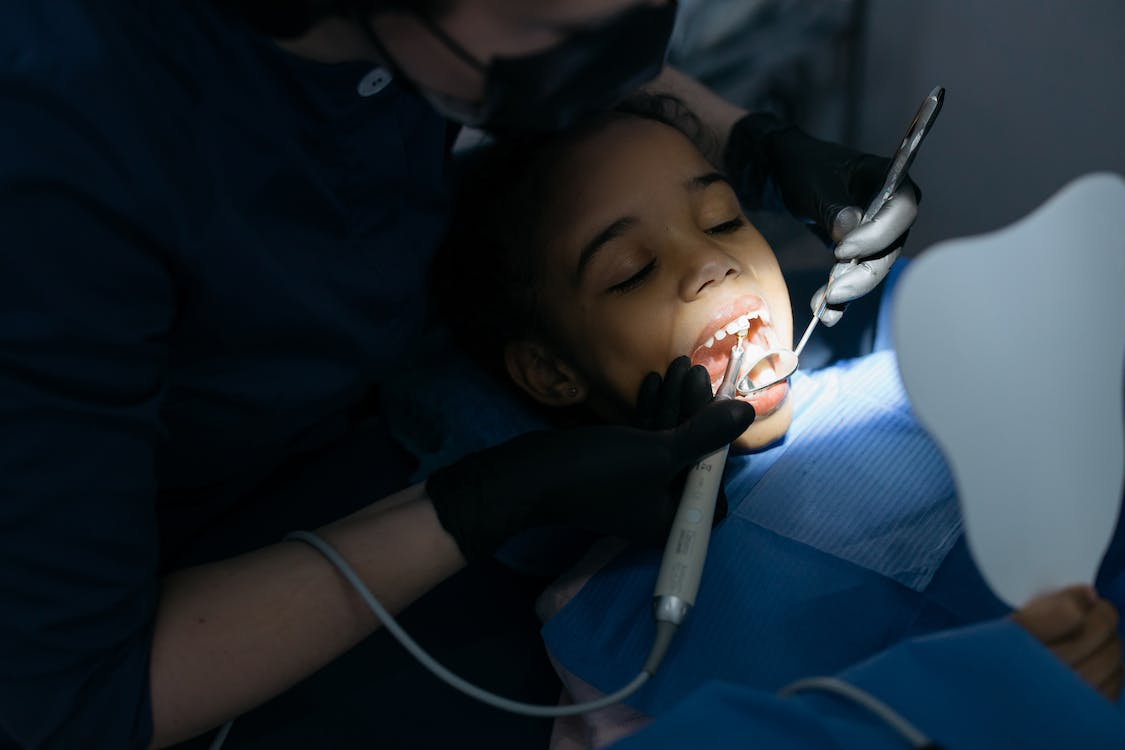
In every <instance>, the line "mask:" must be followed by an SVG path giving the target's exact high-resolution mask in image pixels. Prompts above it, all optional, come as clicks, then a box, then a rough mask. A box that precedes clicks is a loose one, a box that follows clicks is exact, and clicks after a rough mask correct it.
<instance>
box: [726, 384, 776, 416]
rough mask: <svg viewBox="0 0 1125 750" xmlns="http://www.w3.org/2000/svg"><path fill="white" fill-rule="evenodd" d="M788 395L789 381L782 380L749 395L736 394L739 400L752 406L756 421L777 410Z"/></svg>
mask: <svg viewBox="0 0 1125 750" xmlns="http://www.w3.org/2000/svg"><path fill="white" fill-rule="evenodd" d="M788 396H789V381H788V380H783V381H781V382H780V383H777V384H775V385H771V386H770V387H769V388H766V389H764V390H761V391H757V392H755V393H752V394H750V395H749V396H745V397H744V396H737V398H738V400H739V401H745V402H747V403H749V404H750V405H751V406H753V407H754V413H755V414H756V416H755V417H754V419H755V421H757V420H759V419H762V418H763V417H768V416H769V415H770V414H773V413H774V412H775V411H777V410H778V408H780V407H781V405H782V404H783V403H784V402H785V399H786V397H788Z"/></svg>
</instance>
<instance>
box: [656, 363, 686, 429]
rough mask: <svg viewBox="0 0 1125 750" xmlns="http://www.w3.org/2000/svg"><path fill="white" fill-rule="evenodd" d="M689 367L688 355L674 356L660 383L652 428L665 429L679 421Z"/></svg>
mask: <svg viewBox="0 0 1125 750" xmlns="http://www.w3.org/2000/svg"><path fill="white" fill-rule="evenodd" d="M690 369H691V358H690V357H686V356H684V357H676V358H675V359H674V360H672V363H671V364H670V365H668V369H667V371H666V372H665V373H664V382H663V383H661V385H660V399H659V402H658V403H657V406H656V419H655V421H654V422H653V428H654V429H657V430H667V429H671V428H672V427H675V426H676V425H677V424H679V423H680V403H681V401H682V399H683V390H684V379H685V378H687V374H688V370H690Z"/></svg>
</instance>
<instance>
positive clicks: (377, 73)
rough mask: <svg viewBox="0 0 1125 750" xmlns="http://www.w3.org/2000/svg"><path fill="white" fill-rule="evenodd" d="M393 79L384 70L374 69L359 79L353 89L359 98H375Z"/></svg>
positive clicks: (387, 71) (388, 72)
mask: <svg viewBox="0 0 1125 750" xmlns="http://www.w3.org/2000/svg"><path fill="white" fill-rule="evenodd" d="M393 79H394V76H392V75H391V73H390V71H389V70H387V69H386V68H374V69H372V70H371V71H370V72H368V74H367V75H365V76H364V77H363V78H361V79H359V84H357V85H356V87H355V89H356V91H357V92H359V95H360V96H375V95H376V94H378V93H379V92H380V91H382V90H383V89H385V88H386V87H387V84H389V83H390V82H391V81H392V80H393Z"/></svg>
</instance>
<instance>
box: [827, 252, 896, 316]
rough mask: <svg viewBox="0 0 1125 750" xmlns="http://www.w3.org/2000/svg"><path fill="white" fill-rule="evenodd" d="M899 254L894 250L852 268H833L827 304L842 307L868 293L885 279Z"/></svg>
mask: <svg viewBox="0 0 1125 750" xmlns="http://www.w3.org/2000/svg"><path fill="white" fill-rule="evenodd" d="M901 253H902V250H901V249H895V250H892V251H890V252H889V253H887V254H886V255H881V256H878V257H876V258H868V259H866V260H863V261H860V262H859V263H857V264H855V265H854V266H853V265H851V264H844V265H843V266H842V267H841V266H840V265H837V266H836V268H833V272H834V274H835V275H834V277H833V280H832V282H831V283H830V284H829V288H828V304H830V305H842V304H845V303H848V302H851V301H852V300H853V299H858V298H860V297H862V296H863V295H865V294H867V293H868V292H870V291H871V290H872V289H874V288H875V287H877V286H878V285H879V282H880V281H882V280H883V279H884V278H886V276H887V273H889V272H890V270H891V266H892V265H894V262H895V260H897V259H898V256H899V255H900V254H901Z"/></svg>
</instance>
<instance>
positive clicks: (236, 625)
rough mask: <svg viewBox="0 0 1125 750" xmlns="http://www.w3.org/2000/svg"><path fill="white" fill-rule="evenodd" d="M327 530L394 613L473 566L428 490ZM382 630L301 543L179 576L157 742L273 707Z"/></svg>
mask: <svg viewBox="0 0 1125 750" xmlns="http://www.w3.org/2000/svg"><path fill="white" fill-rule="evenodd" d="M318 534H319V535H320V536H321V537H323V538H324V539H325V540H326V541H328V542H329V543H330V544H331V545H332V546H333V547H335V548H336V550H337V551H338V552H340V554H341V555H343V557H344V558H345V559H346V560H348V562H349V563H350V564H351V566H352V567H353V568H354V569H355V570H356V572H357V573H358V574H359V575H360V577H361V578H362V579H363V580H364V582H365V583H366V584H367V586H368V588H370V589H371V591H372V593H374V594H375V597H376V598H377V599H378V600H379V601H380V602H381V603H382V604H383V605H384V606H386V607H387V609H389V610H390V611H391V612H399V611H401V610H402V609H404V608H405V607H406V606H407V605H409V604H410V603H411V602H413V601H414V600H415V599H417V598H418V597H420V596H422V595H423V594H424V593H426V592H427V591H428V590H429V589H431V588H432V587H433V586H435V585H436V584H438V583H439V582H441V581H442V580H444V579H445V578H447V577H449V576H450V575H452V574H453V573H455V572H456V571H457V570H458V569H460V568H461V567H462V566H463V565H464V559H463V558H462V556H461V553H460V551H459V550H458V548H457V545H456V544H455V543H454V541H453V539H452V538H451V537H449V536H448V535H447V534H446V533H445V531H444V530H443V529H442V527H441V525H440V524H439V523H438V520H437V516H436V515H435V514H434V510H433V506H432V505H431V504H430V501H429V499H428V498H427V497H426V496H425V489H424V487H423V486H422V485H417V486H415V487H412V488H409V489H407V490H405V491H403V492H402V493H399V494H398V495H396V496H393V497H392V498H388V499H387V500H384V501H381V502H380V503H377V504H375V505H374V506H369V507H368V508H367V509H365V510H363V511H360V512H358V513H356V514H353V515H352V516H349V517H347V518H345V519H342V520H340V521H337V522H335V523H333V524H330V525H328V526H326V527H324V528H322V529H319V530H318ZM377 626H378V622H377V620H376V618H375V616H374V615H373V614H372V613H371V612H370V610H368V609H367V607H366V605H364V604H363V602H362V600H361V599H360V598H359V596H358V595H357V594H356V593H355V592H354V591H353V589H352V588H351V586H350V585H348V583H347V582H346V581H345V580H344V579H343V578H342V577H341V576H340V575H339V573H338V572H337V571H336V570H335V568H333V567H332V566H331V565H330V564H329V563H328V562H327V561H326V560H325V559H324V558H323V557H322V556H321V555H320V553H319V552H317V551H316V550H315V549H313V548H311V547H309V546H307V545H305V544H303V543H300V542H286V543H280V544H274V545H271V546H269V547H265V548H263V549H260V550H257V551H254V552H251V553H247V554H244V555H240V556H239V557H235V558H231V559H229V560H223V561H221V562H217V563H212V564H208V565H202V566H199V567H195V568H191V569H187V570H183V571H178V572H176V573H173V574H171V575H169V576H168V577H167V578H166V579H165V581H164V584H163V590H162V593H161V600H160V604H159V607H158V611H157V617H156V630H155V635H154V638H153V646H152V664H151V668H150V681H151V690H152V713H153V725H154V735H153V745H154V746H158V747H159V746H164V745H167V744H172V743H174V742H178V741H182V740H184V739H187V738H189V737H193V736H195V735H197V734H199V733H201V732H204V731H206V730H208V729H210V728H213V727H216V726H218V725H220V724H222V723H223V722H224V721H226V720H228V719H231V718H233V717H235V716H237V715H238V714H240V713H243V712H245V711H247V710H248V709H250V708H252V707H254V706H257V705H259V704H261V703H263V702H265V701H266V700H268V699H269V698H271V697H273V696H275V695H277V694H278V693H280V692H281V691H283V690H285V689H286V688H287V687H289V686H290V685H292V684H294V683H296V682H298V681H300V680H301V679H303V678H304V677H306V676H308V675H310V674H312V673H313V672H314V671H316V670H317V669H319V668H321V667H322V666H324V665H325V664H327V663H328V662H329V661H331V660H332V659H334V658H335V657H336V656H338V655H340V654H341V653H343V652H344V651H346V650H347V649H349V648H350V647H352V646H353V645H355V644H356V643H357V642H359V641H360V640H362V639H363V638H365V637H366V636H367V635H369V634H370V633H371V632H372V631H374V630H375V629H376V627H377Z"/></svg>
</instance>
